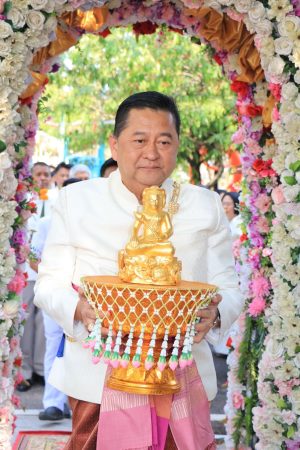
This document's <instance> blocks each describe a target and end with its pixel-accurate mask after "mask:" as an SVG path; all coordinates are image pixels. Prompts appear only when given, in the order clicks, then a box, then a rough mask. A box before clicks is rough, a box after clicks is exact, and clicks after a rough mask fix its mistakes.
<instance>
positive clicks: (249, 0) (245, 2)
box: [234, 0, 253, 13]
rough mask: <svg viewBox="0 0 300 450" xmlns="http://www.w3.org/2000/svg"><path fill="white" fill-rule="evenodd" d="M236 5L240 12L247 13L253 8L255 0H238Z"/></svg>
mask: <svg viewBox="0 0 300 450" xmlns="http://www.w3.org/2000/svg"><path fill="white" fill-rule="evenodd" d="M234 6H235V9H236V10H237V11H238V12H240V13H247V12H248V11H250V10H251V9H252V6H253V0H236V1H235V2H234Z"/></svg>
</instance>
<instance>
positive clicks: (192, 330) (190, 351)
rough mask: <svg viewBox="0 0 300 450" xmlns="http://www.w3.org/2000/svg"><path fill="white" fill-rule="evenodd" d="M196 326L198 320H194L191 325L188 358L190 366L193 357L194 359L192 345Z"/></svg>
mask: <svg viewBox="0 0 300 450" xmlns="http://www.w3.org/2000/svg"><path fill="white" fill-rule="evenodd" d="M195 326H196V322H193V323H192V326H191V332H190V342H189V346H188V359H187V365H188V366H191V365H192V363H193V359H194V357H193V354H192V346H193V343H194V337H195V334H196V331H195Z"/></svg>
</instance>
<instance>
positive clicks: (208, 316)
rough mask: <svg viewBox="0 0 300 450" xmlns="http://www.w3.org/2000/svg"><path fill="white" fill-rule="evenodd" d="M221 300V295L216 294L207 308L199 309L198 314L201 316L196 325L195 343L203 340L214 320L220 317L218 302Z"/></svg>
mask: <svg viewBox="0 0 300 450" xmlns="http://www.w3.org/2000/svg"><path fill="white" fill-rule="evenodd" d="M221 300H222V297H221V295H220V294H216V295H215V296H214V298H213V299H212V301H211V303H210V305H209V306H208V307H207V308H205V309H200V311H198V313H197V316H198V317H199V318H200V323H198V324H196V326H195V331H196V334H195V337H194V342H195V343H198V342H201V341H202V339H203V338H204V336H205V335H206V334H207V333H208V332H209V330H210V329H211V328H212V327H213V324H214V321H215V320H216V319H217V317H218V304H219V303H220V301H221Z"/></svg>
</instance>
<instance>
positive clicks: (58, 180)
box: [52, 161, 72, 189]
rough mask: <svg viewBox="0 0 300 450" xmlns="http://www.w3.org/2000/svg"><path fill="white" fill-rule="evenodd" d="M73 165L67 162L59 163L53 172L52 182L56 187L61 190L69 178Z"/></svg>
mask: <svg viewBox="0 0 300 450" xmlns="http://www.w3.org/2000/svg"><path fill="white" fill-rule="evenodd" d="M71 167H72V164H67V163H65V162H63V161H62V162H61V163H59V164H58V165H57V166H56V167H55V169H54V170H53V172H52V182H53V183H54V186H55V187H57V188H58V189H61V188H62V186H63V183H64V181H66V180H67V179H68V178H69V173H70V169H71Z"/></svg>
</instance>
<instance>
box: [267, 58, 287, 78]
mask: <svg viewBox="0 0 300 450" xmlns="http://www.w3.org/2000/svg"><path fill="white" fill-rule="evenodd" d="M284 66H285V62H284V60H283V59H282V58H281V57H280V56H275V57H274V58H272V59H271V62H270V64H269V66H268V72H269V73H270V74H271V75H275V76H276V75H281V74H282V73H283V69H284Z"/></svg>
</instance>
